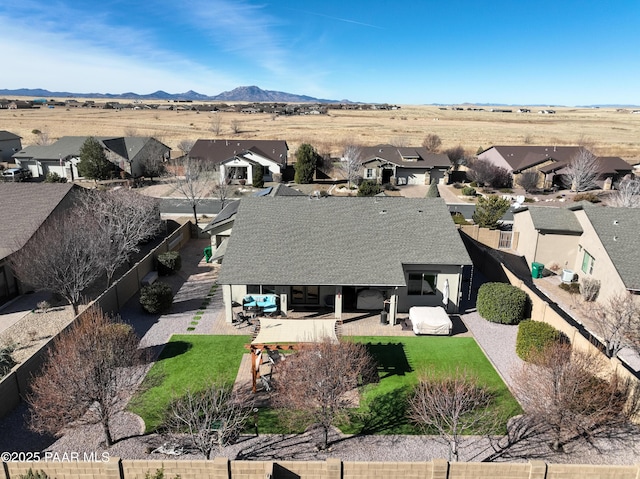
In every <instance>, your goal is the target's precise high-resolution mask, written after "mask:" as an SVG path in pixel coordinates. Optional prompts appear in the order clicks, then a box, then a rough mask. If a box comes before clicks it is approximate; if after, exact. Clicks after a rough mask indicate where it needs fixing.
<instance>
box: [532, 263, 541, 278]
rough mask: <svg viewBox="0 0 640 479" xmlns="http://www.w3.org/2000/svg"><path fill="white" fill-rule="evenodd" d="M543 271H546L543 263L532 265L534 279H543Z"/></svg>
mask: <svg viewBox="0 0 640 479" xmlns="http://www.w3.org/2000/svg"><path fill="white" fill-rule="evenodd" d="M542 271H544V265H543V264H542V263H531V277H532V278H535V279H537V278H542Z"/></svg>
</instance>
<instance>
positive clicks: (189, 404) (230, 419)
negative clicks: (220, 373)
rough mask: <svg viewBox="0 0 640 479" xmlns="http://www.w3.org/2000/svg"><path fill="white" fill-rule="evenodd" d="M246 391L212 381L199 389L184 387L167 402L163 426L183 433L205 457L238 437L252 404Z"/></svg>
mask: <svg viewBox="0 0 640 479" xmlns="http://www.w3.org/2000/svg"><path fill="white" fill-rule="evenodd" d="M249 394H250V393H248V394H242V393H240V392H238V391H234V390H233V388H232V385H228V384H221V383H217V382H215V381H214V382H212V384H210V385H209V386H208V387H207V388H206V389H204V390H202V391H196V392H194V391H192V390H189V389H188V390H187V391H186V392H185V393H184V394H183V395H182V396H181V397H179V398H177V399H175V400H174V401H173V402H172V403H171V405H170V406H169V410H168V413H167V419H166V420H165V426H166V427H167V429H168V430H169V431H171V432H172V433H173V434H186V435H187V437H188V439H189V440H190V441H191V443H192V445H193V446H194V447H195V448H196V449H198V450H199V451H200V452H201V453H202V454H204V456H205V458H207V459H210V458H211V452H212V451H213V450H214V449H218V450H219V449H222V448H223V447H224V446H226V445H227V444H230V443H233V442H234V441H235V440H237V439H238V437H239V436H240V434H241V433H242V431H243V430H244V429H245V427H246V425H247V421H248V419H249V417H250V414H251V412H252V408H253V399H252V398H251V397H250V396H249Z"/></svg>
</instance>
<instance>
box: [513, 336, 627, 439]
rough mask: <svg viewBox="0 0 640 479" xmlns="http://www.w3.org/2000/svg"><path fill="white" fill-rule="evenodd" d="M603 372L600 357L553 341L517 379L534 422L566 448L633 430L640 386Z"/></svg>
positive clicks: (523, 400) (520, 399) (521, 371)
mask: <svg viewBox="0 0 640 479" xmlns="http://www.w3.org/2000/svg"><path fill="white" fill-rule="evenodd" d="M605 377H607V376H606V375H604V374H603V371H602V368H601V363H600V361H599V359H598V358H597V357H595V356H593V355H589V354H586V353H584V352H582V351H579V350H575V351H572V350H571V345H569V344H561V343H552V344H551V345H550V346H549V347H547V348H546V349H545V350H544V351H542V352H541V353H539V354H538V355H537V357H536V358H535V360H534V361H532V362H529V363H525V365H524V366H523V367H522V369H520V370H519V371H518V372H517V373H516V374H515V375H514V376H513V379H514V388H515V391H516V394H517V396H518V399H519V401H520V403H521V404H522V407H523V409H524V411H525V415H526V416H527V417H528V418H529V419H530V422H531V424H532V425H533V426H534V427H535V428H536V429H537V430H538V431H539V432H541V433H544V434H547V435H548V436H549V438H550V441H551V442H550V447H551V448H552V449H553V450H555V451H562V450H563V448H564V446H566V445H567V444H569V443H571V442H577V441H581V442H586V443H587V444H592V443H593V440H594V439H596V438H598V437H607V438H609V439H611V438H615V437H620V436H621V435H623V436H624V435H625V434H627V433H628V432H629V431H630V425H631V423H630V418H632V417H634V416H635V415H636V414H637V413H638V412H639V404H638V399H639V398H638V394H637V387H636V386H634V385H633V384H632V383H631V382H630V381H626V380H623V379H621V378H620V377H619V376H617V375H615V374H614V375H611V376H609V377H608V378H607V379H603V378H605ZM634 431H635V429H634Z"/></svg>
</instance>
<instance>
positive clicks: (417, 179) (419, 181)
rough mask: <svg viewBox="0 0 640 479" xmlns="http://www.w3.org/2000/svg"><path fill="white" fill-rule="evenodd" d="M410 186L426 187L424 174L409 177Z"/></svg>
mask: <svg viewBox="0 0 640 479" xmlns="http://www.w3.org/2000/svg"><path fill="white" fill-rule="evenodd" d="M407 184H408V185H424V173H419V174H409V175H407Z"/></svg>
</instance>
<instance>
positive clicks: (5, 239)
mask: <svg viewBox="0 0 640 479" xmlns="http://www.w3.org/2000/svg"><path fill="white" fill-rule="evenodd" d="M72 188H73V184H71V183H69V184H64V183H0V205H2V208H0V258H5V257H7V256H9V255H10V254H11V253H13V252H15V251H17V250H19V249H20V248H22V246H24V244H25V243H26V242H27V240H28V239H29V238H31V236H33V234H34V233H35V232H36V231H37V229H38V228H39V227H40V225H41V224H42V223H43V222H44V221H45V220H46V219H47V218H48V217H49V216H50V215H51V213H52V212H53V211H54V210H55V209H56V207H57V206H58V205H59V204H60V202H61V201H62V200H63V199H64V198H65V197H66V196H67V194H69V191H71V189H72Z"/></svg>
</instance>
